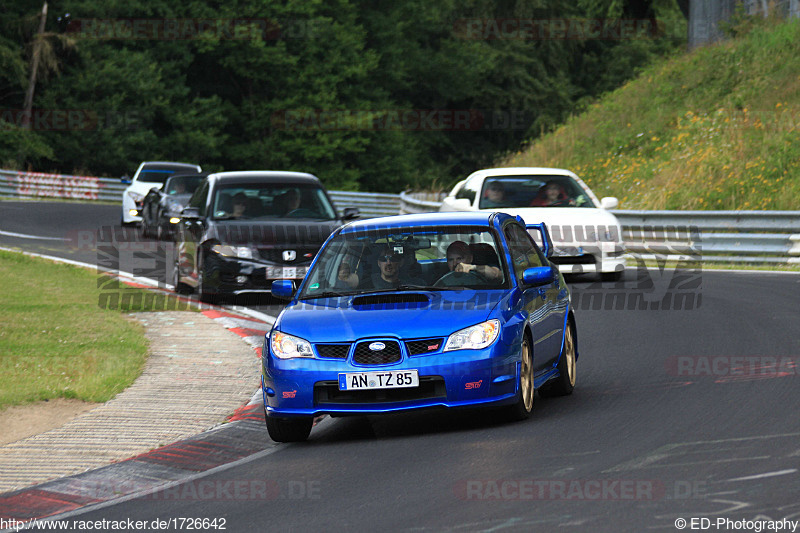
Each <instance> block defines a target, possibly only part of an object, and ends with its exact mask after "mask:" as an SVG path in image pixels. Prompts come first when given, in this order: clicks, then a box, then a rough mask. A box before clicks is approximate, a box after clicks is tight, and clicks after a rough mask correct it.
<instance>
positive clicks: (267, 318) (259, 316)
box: [0, 232, 277, 325]
mask: <svg viewBox="0 0 800 533" xmlns="http://www.w3.org/2000/svg"><path fill="white" fill-rule="evenodd" d="M0 233H2V232H0ZM0 250H2V251H4V252H13V253H18V254H23V255H27V256H30V257H39V258H42V259H49V260H50V261H55V262H57V263H65V264H68V265H73V266H78V267H83V268H88V269H90V270H94V271H100V272H108V273H111V274H115V275H117V276H119V277H121V278H126V279H128V280H129V281H133V282H135V283H141V284H142V285H147V286H149V287H154V288H157V289H159V288H160V289H163V288H165V287H166V288H167V289H169V290H174V289H175V287H173V286H172V285H161V284H160V283H159V282H158V281H156V280H154V279H150V278H144V277H140V276H136V275H134V274H132V273H131V272H122V271H119V270H113V269H109V268H101V267H98V266H97V265H93V264H91V263H82V262H81V261H73V260H72V259H64V258H63V257H55V256H53V255H45V254H37V253H34V252H25V251H23V250H17V249H14V248H6V247H5V246H0ZM197 304H198V305H202V304H201V303H200V302H197ZM219 307H221V308H222V309H230V310H231V311H235V312H237V313H240V314H242V315H245V316H249V317H250V318H255V319H256V320H262V321H264V322H266V323H268V324H270V325H272V324H274V323H275V321H276V320H277V318H276V317H274V316H272V315H268V314H266V313H261V312H259V311H254V310H253V309H250V308H247V307H241V306H238V305H232V306H219Z"/></svg>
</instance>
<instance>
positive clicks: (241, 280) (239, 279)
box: [236, 276, 247, 285]
mask: <svg viewBox="0 0 800 533" xmlns="http://www.w3.org/2000/svg"><path fill="white" fill-rule="evenodd" d="M236 283H238V284H240V285H241V284H242V283H247V276H236Z"/></svg>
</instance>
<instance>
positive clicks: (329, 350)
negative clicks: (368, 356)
mask: <svg viewBox="0 0 800 533" xmlns="http://www.w3.org/2000/svg"><path fill="white" fill-rule="evenodd" d="M316 346H317V355H319V356H320V357H328V358H330V359H347V354H348V352H349V351H350V345H349V344H317V345H316Z"/></svg>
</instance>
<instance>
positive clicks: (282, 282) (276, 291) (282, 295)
mask: <svg viewBox="0 0 800 533" xmlns="http://www.w3.org/2000/svg"><path fill="white" fill-rule="evenodd" d="M292 294H294V283H293V282H292V280H289V279H276V280H275V281H273V282H272V295H273V296H274V297H275V298H278V299H279V300H291V299H292Z"/></svg>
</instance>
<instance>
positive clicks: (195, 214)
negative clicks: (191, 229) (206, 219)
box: [181, 207, 200, 219]
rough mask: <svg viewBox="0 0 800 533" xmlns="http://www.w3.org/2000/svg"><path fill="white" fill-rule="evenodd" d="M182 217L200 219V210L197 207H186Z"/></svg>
mask: <svg viewBox="0 0 800 533" xmlns="http://www.w3.org/2000/svg"><path fill="white" fill-rule="evenodd" d="M181 217H182V218H192V219H197V218H200V210H199V209H197V208H196V207H184V208H183V210H182V211H181Z"/></svg>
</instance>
